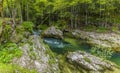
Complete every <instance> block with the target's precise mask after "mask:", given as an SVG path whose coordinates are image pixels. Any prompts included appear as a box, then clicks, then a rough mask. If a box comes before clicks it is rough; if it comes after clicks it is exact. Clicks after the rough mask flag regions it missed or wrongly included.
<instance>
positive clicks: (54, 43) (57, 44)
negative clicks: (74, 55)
mask: <svg viewBox="0 0 120 73" xmlns="http://www.w3.org/2000/svg"><path fill="white" fill-rule="evenodd" d="M80 41H81V40H76V46H73V45H71V44H70V43H68V42H66V41H63V40H60V39H55V38H44V42H45V43H47V44H48V45H49V46H50V48H51V50H52V51H53V52H55V53H57V54H64V53H66V52H68V51H76V50H82V51H85V52H88V53H91V52H90V49H91V46H89V45H88V44H86V43H84V42H83V43H81V44H77V43H78V42H80ZM109 60H110V61H112V62H114V63H116V64H117V65H119V66H120V53H113V55H112V57H111V58H110V59H109Z"/></svg>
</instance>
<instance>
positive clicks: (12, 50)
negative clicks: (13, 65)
mask: <svg viewBox="0 0 120 73" xmlns="http://www.w3.org/2000/svg"><path fill="white" fill-rule="evenodd" d="M21 55H22V51H21V50H20V49H19V48H18V46H17V45H16V44H15V43H7V44H5V45H3V46H1V47H0V62H2V63H9V62H10V61H11V60H12V59H13V58H14V57H20V56H21Z"/></svg>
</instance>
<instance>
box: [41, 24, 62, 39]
mask: <svg viewBox="0 0 120 73" xmlns="http://www.w3.org/2000/svg"><path fill="white" fill-rule="evenodd" d="M43 37H53V38H60V39H62V38H63V32H62V31H60V30H59V29H57V28H55V27H54V26H51V27H49V28H48V29H47V30H45V31H44V32H43Z"/></svg>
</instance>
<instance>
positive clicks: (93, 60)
mask: <svg viewBox="0 0 120 73" xmlns="http://www.w3.org/2000/svg"><path fill="white" fill-rule="evenodd" d="M67 58H68V60H69V62H70V63H72V64H75V65H77V66H79V67H81V68H83V69H85V70H86V71H89V72H90V71H92V72H97V73H98V72H99V73H104V71H106V70H110V71H114V67H116V66H115V65H114V64H112V63H111V62H109V61H104V60H102V59H100V58H98V57H96V56H93V55H91V54H88V53H86V52H82V51H77V52H70V53H69V54H68V55H67ZM101 71H102V72H101Z"/></svg>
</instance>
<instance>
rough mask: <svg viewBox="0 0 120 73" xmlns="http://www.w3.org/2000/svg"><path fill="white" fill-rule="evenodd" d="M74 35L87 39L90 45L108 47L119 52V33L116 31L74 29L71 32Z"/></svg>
mask: <svg viewBox="0 0 120 73" xmlns="http://www.w3.org/2000/svg"><path fill="white" fill-rule="evenodd" d="M72 34H73V36H74V37H77V38H81V39H84V40H86V41H87V43H89V44H90V45H92V46H99V47H101V48H110V49H113V50H114V51H117V52H120V35H119V34H116V33H96V32H86V31H81V30H75V31H73V32H72Z"/></svg>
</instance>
